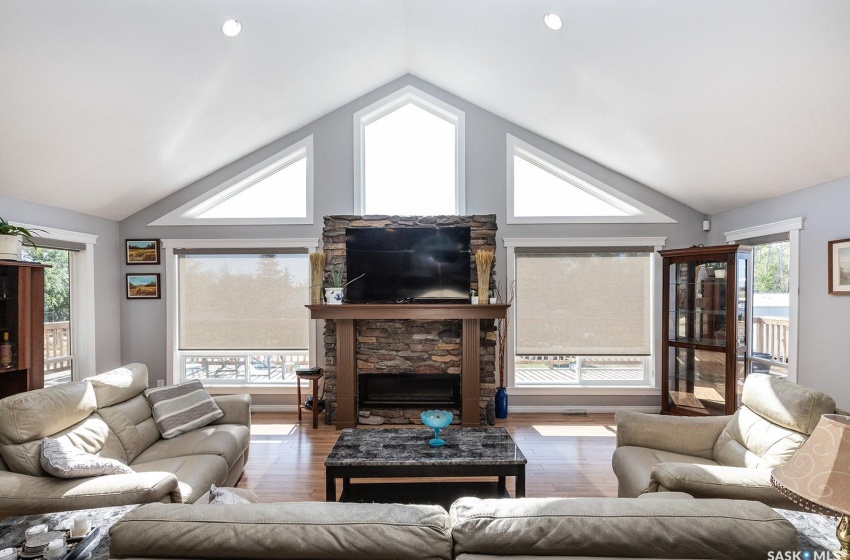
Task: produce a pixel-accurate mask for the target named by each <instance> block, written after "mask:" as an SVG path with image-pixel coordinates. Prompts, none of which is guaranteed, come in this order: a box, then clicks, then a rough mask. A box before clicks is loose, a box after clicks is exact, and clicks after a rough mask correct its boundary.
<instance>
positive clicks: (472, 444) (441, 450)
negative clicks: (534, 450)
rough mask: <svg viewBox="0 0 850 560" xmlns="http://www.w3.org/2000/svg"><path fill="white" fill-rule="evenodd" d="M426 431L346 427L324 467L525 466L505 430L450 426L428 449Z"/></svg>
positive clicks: (523, 460) (427, 431) (522, 458)
mask: <svg viewBox="0 0 850 560" xmlns="http://www.w3.org/2000/svg"><path fill="white" fill-rule="evenodd" d="M433 437H434V431H433V430H431V429H429V428H393V429H369V428H346V429H344V430H342V431H341V432H340V435H339V439H338V440H337V442H336V445H334V447H333V449H331V452H330V454H329V455H328V458H327V459H326V460H325V466H326V467H356V466H376V465H524V464H526V463H527V461H526V459H525V455H523V454H522V451H520V449H519V447H517V444H516V443H515V442H514V440H513V439H512V438H511V435H510V434H509V433H508V430H506V429H505V428H461V427H449V428H445V429H443V430H440V438H441V439H444V440H445V441H446V444H445V445H444V446H443V447H431V446H430V445H428V440H430V439H431V438H433Z"/></svg>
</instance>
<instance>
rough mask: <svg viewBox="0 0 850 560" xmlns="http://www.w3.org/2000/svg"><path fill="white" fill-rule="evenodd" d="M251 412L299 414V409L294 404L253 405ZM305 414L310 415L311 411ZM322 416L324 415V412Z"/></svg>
mask: <svg viewBox="0 0 850 560" xmlns="http://www.w3.org/2000/svg"><path fill="white" fill-rule="evenodd" d="M251 412H298V407H297V406H295V405H294V404H252V405H251ZM304 412H305V413H307V414H310V411H309V410H305V411H304ZM320 414H324V411H322V412H321V413H320Z"/></svg>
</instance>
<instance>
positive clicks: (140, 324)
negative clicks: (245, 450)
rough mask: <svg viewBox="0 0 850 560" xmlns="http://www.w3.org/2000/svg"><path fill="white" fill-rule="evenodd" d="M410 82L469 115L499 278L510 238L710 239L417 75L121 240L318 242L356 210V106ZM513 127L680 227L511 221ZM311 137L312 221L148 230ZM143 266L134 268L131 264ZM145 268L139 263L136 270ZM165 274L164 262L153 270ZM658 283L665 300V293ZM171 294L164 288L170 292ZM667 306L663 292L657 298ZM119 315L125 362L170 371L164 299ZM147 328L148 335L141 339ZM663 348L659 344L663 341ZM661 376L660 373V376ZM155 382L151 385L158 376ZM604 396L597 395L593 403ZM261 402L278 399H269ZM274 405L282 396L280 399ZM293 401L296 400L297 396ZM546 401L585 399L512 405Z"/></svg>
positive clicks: (668, 207) (240, 166)
mask: <svg viewBox="0 0 850 560" xmlns="http://www.w3.org/2000/svg"><path fill="white" fill-rule="evenodd" d="M406 85H413V86H415V87H417V88H419V89H421V90H422V91H424V92H426V93H428V94H430V95H433V96H435V97H437V98H439V99H441V100H443V101H445V102H447V103H449V104H451V105H453V106H455V107H457V108H458V109H460V110H462V111H464V113H465V115H466V213H467V214H491V213H494V214H496V215H497V219H498V224H499V235H498V238H497V244H498V247H499V249H498V252H497V255H496V259H497V262H496V271H497V278H505V275H506V268H505V249H504V247H503V246H502V239H503V238H504V237H597V236H599V237H601V236H617V237H620V236H667V238H668V240H667V247H668V248H674V247H687V246H690V245H693V244H696V243H704V242H705V233H704V232H703V231H702V220H703V219H704V218H705V217H704V216H703V215H702V214H700V213H698V212H696V211H694V210H692V209H691V208H689V207H687V206H685V205H683V204H680V203H678V202H676V201H673V200H671V199H669V198H667V197H665V196H663V195H661V194H659V193H657V192H655V191H653V190H651V189H649V188H647V187H645V186H643V185H641V184H640V183H637V182H635V181H633V180H631V179H628V178H627V177H624V176H623V175H620V174H618V173H615V172H613V171H611V170H609V169H607V168H605V167H602V166H600V165H598V164H596V163H594V162H592V161H590V160H588V159H586V158H584V157H582V156H580V155H579V154H576V153H575V152H572V151H570V150H568V149H566V148H564V147H562V146H559V145H557V144H553V143H552V142H549V141H547V140H545V139H543V138H541V137H539V136H537V135H535V134H533V133H531V132H529V131H527V130H525V129H523V128H520V127H518V126H516V125H514V124H512V123H510V122H508V121H506V120H504V119H501V118H499V117H497V116H496V115H493V114H492V113H489V112H487V111H485V110H483V109H481V108H480V107H477V106H475V105H472V104H470V103H468V102H466V101H464V100H463V99H460V98H458V97H455V96H453V95H451V94H449V93H447V92H446V91H444V90H441V89H439V88H437V87H435V86H433V85H431V84H428V83H426V82H423V81H422V80H420V79H418V78H416V77H413V76H409V75H408V76H403V77H401V78H399V79H397V80H395V81H393V82H391V83H389V84H386V85H384V86H382V87H380V88H378V89H376V90H374V91H372V92H371V93H369V94H367V95H365V96H363V97H361V98H359V99H357V100H355V101H353V102H351V103H349V104H347V105H345V106H343V107H340V108H339V109H337V110H335V111H333V112H331V113H329V114H327V115H325V116H323V117H321V118H319V119H317V120H316V121H314V122H312V123H310V124H309V125H307V126H305V127H303V128H302V129H300V130H297V131H295V132H293V133H291V134H288V135H286V136H284V137H283V138H281V139H279V140H277V141H275V142H273V143H272V144H270V145H269V146H266V147H265V148H262V149H260V150H258V151H256V152H254V153H252V154H250V155H248V156H245V157H244V158H242V159H240V160H238V161H236V162H234V163H232V164H230V165H228V166H226V167H224V168H222V169H221V170H219V171H217V172H215V173H213V174H211V175H209V176H208V177H205V178H204V179H201V180H200V181H197V182H196V183H193V184H191V185H189V186H187V187H186V188H184V189H182V190H181V191H179V192H177V193H175V194H174V195H172V196H169V197H167V198H165V199H163V200H161V201H159V202H157V203H155V204H153V205H151V206H150V207H148V208H145V209H144V210H142V211H140V212H138V213H136V214H134V215H133V216H130V217H128V218H127V219H125V220H123V221H122V222H121V224H120V236H121V239H125V238H138V237H141V238H145V237H156V238H161V239H167V238H211V239H214V238H277V237H283V238H285V237H308V238H319V237H320V236H321V231H322V216H325V215H328V214H352V213H359V212H355V210H354V184H355V182H354V159H353V157H354V156H353V154H354V132H353V128H352V127H353V122H354V121H353V115H354V113H355V112H357V111H358V110H360V109H362V108H364V107H366V106H368V105H370V104H372V103H374V102H376V101H378V100H380V99H381V98H383V97H385V96H387V95H389V94H391V93H393V92H394V91H396V90H398V89H400V88H402V87H404V86H406ZM507 133H510V134H513V135H514V136H516V137H518V138H520V139H522V140H524V141H526V142H528V143H530V144H532V145H534V146H536V147H538V148H539V149H541V150H544V151H546V152H548V153H550V154H552V155H553V156H555V157H557V158H559V159H561V160H562V161H564V162H566V163H568V164H570V165H572V166H574V167H576V168H578V169H580V170H582V171H584V172H586V173H588V174H590V175H592V176H594V177H596V178H597V179H600V180H602V181H604V182H606V183H608V184H609V185H611V186H612V187H614V188H616V189H618V190H620V191H621V192H623V193H624V194H627V195H629V196H631V197H634V198H635V199H637V200H640V201H641V202H643V203H645V204H648V205H649V206H651V207H653V208H655V209H656V210H658V211H660V212H662V213H664V214H666V215H668V216H670V217H671V218H673V219H675V220H677V221H678V222H679V223H678V224H586V225H585V224H578V225H507V224H506V221H505V215H506V211H507V201H506V196H507V194H506V189H507V186H506V175H505V174H506V160H505V157H506V155H505V154H506V137H505V135H506V134H507ZM310 134H313V135H314V136H313V142H314V153H315V163H314V173H315V206H314V208H315V219H314V223H313V224H312V225H288V226H179V227H164V226H160V227H149V226H148V225H147V224H149V223H150V222H152V221H153V220H155V219H157V218H160V217H161V216H163V215H165V214H167V213H168V212H170V211H172V210H174V209H175V208H177V207H179V206H181V205H182V204H185V203H186V202H188V201H190V200H192V199H194V198H195V197H197V196H200V195H201V194H203V193H205V192H207V191H208V190H210V189H212V188H214V187H216V186H218V185H220V184H221V183H222V182H224V181H225V180H227V179H229V178H231V177H232V176H234V175H236V174H237V173H239V172H242V171H244V170H245V169H248V168H250V167H251V166H253V165H255V164H257V163H259V162H261V161H262V160H264V159H266V158H268V157H271V156H272V155H274V154H275V153H277V152H279V151H280V150H282V149H284V148H286V147H287V146H289V145H291V144H293V143H295V142H297V141H299V140H301V139H303V138H304V137H306V136H308V135H310ZM131 268H136V267H131ZM138 268H141V267H138ZM158 269H162V270H160V271H161V272H165V270H164V267H151V268H150V269H145V270H150V271H152V272H153V271H157V270H158ZM660 292H661V290H660V286H659V287H658V294H657V295H658V296H660ZM167 295H168V294H165V297H167ZM658 301H659V304H658V308H659V309H660V297H659V298H658ZM121 317H122V321H123V323H124V325H126V326H125V328H124V329H123V330H122V333H121V351H122V358H123V361H124V362H131V361H139V362H143V363H146V364H147V365H148V368H149V370H150V374H151V377H152V379H165V375H166V334H165V331H166V302H165V299H163V300H158V301H150V300H147V301H126V300H123V299H122V300H121ZM140 333H145V334H144V335H141V336H140ZM658 347H659V348H660V343H659V346H658ZM658 376H659V377H660V371H659V372H658ZM152 384H153V381H152ZM605 400H606V401H607V402H609V403H611V404H618V405H633V406H660V397H654V396H650V397H647V396H641V397H618V398H617V399H616V402H615V400H614V399H612V398H607V397H606V399H605ZM597 401H598V399H596V400H594V401H592V402H593V403H594V404H595V403H596V402H597ZM255 402H258V403H263V402H275V401H268V400H265V399H262V398H257V399H255ZM276 402H278V403H279V402H280V400H279V399H278V400H277V401H276ZM292 402H293V404H294V400H293V401H292ZM532 403H533V404H539V405H549V406H565V405H581V404H582V403H588V404H587V406H590V403H591V401H586V400H584V399H582V398H577V397H538V398H534V399H531V398H530V397H520V396H517V397H516V398H512V401H511V404H512V405H523V404H532Z"/></svg>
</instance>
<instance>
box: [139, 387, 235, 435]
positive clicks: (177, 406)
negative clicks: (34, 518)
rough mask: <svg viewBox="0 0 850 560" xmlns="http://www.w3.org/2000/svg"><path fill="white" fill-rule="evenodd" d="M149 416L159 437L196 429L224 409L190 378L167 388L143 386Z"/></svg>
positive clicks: (213, 418) (211, 420) (221, 414)
mask: <svg viewBox="0 0 850 560" xmlns="http://www.w3.org/2000/svg"><path fill="white" fill-rule="evenodd" d="M145 397H146V398H147V399H148V403H150V405H151V410H152V412H153V419H154V421H155V422H156V427H157V428H159V433H161V434H162V437H163V439H170V438H173V437H175V436H179V435H180V434H185V433H186V432H191V431H192V430H197V429H198V428H202V427H204V426H206V425H207V424H209V423H210V422H213V421H215V420H218V419H219V418H221V417H222V416H224V412H222V410H221V409H220V408H219V407H218V405H217V404H215V401H214V400H213V398H212V397H211V396H210V394H209V393H208V392H207V390H206V389H204V384H203V383H201V382H200V381H198V380H197V379H196V380H193V381H187V382H186V383H180V384H179V385H171V386H169V387H156V388H154V389H146V390H145Z"/></svg>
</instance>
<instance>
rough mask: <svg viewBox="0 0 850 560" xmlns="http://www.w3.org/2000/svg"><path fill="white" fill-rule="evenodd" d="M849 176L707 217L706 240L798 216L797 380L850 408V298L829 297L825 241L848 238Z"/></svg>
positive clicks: (722, 238)
mask: <svg viewBox="0 0 850 560" xmlns="http://www.w3.org/2000/svg"><path fill="white" fill-rule="evenodd" d="M848 208H850V177H845V178H843V179H838V180H835V181H830V182H829V183H824V184H823V185H818V186H816V187H811V188H808V189H803V190H800V191H797V192H794V193H791V194H787V195H784V196H780V197H777V198H772V199H770V200H765V201H762V202H758V203H755V204H751V205H749V206H743V207H741V208H737V209H735V210H730V211H728V212H723V213H721V214H717V215H715V216H712V217H711V232H710V234H709V242H710V243H712V244H719V243H725V241H726V238H725V236H724V233H725V232H727V231H734V230H737V229H741V228H745V227H752V226H758V225H762V224H768V223H771V222H777V221H780V220H785V219H788V218H796V217H803V218H804V222H803V229H802V231H801V232H800V292H799V294H800V303H799V307H800V315H799V317H800V324H799V333H800V335H799V336H800V339H799V357H798V362H797V381H798V382H799V383H800V384H802V385H807V386H809V387H812V388H815V389H819V390H821V391H824V392H825V393H828V394H829V395H831V396H832V397H833V398H835V400H836V402H837V404H838V406H839V407H840V408H842V409H844V410H848V409H850V384H848V383H847V380H848V373H849V372H850V344H848V341H850V297H846V296H836V295H830V294H829V293H828V284H827V282H828V276H827V243H828V242H829V241H831V240H835V239H847V238H850V220H848V214H847V209H848Z"/></svg>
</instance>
